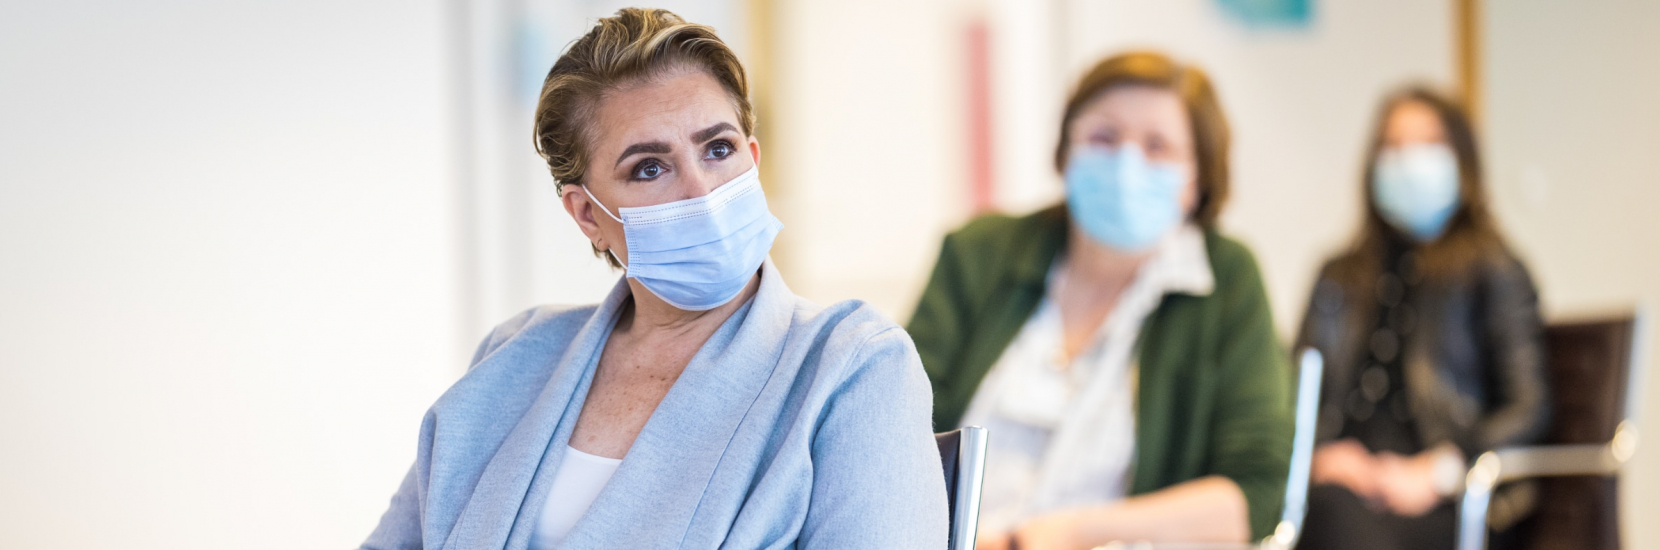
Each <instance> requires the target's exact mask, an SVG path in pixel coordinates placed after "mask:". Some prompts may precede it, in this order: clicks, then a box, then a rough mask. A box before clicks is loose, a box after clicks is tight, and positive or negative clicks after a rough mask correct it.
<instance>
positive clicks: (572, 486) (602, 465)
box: [530, 445, 622, 550]
mask: <svg viewBox="0 0 1660 550" xmlns="http://www.w3.org/2000/svg"><path fill="white" fill-rule="evenodd" d="M619 464H622V459H620V458H605V457H603V456H594V455H591V454H588V453H584V452H582V451H578V450H576V448H574V447H571V446H570V445H566V446H565V458H564V460H561V461H560V462H559V471H557V472H554V474H553V487H551V488H549V489H548V500H547V502H546V503H544V504H543V505H542V513H541V515H540V516H537V518H536V530H535V531H532V532H531V535H530V550H553V548H554V547H555V546H558V545H559V543H560V541H563V540H565V535H566V534H567V533H570V532H571V527H575V526H576V521H577V520H579V519H582V515H583V514H585V513H587V512H588V507H589V506H592V505H593V504H594V499H595V498H598V497H599V492H600V490H601V489H604V488H605V483H606V482H608V481H611V474H614V473H616V472H617V465H619Z"/></svg>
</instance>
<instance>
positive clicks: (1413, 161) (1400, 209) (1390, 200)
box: [1372, 143, 1458, 242]
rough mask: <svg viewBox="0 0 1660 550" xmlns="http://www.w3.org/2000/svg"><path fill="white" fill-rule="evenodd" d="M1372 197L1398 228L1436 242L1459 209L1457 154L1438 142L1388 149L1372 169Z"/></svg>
mask: <svg viewBox="0 0 1660 550" xmlns="http://www.w3.org/2000/svg"><path fill="white" fill-rule="evenodd" d="M1372 199H1373V201H1374V202H1375V203H1376V204H1377V206H1378V211H1379V213H1380V214H1382V215H1383V219H1384V220H1386V221H1388V222H1389V223H1390V224H1391V225H1394V226H1395V228H1396V229H1399V230H1401V232H1403V233H1406V234H1407V235H1409V236H1411V237H1412V238H1414V239H1417V240H1418V241H1420V242H1430V241H1434V240H1435V239H1437V238H1440V237H1441V233H1442V232H1444V231H1446V229H1447V220H1448V219H1451V218H1452V215H1453V212H1455V211H1457V210H1458V156H1457V155H1454V154H1453V150H1452V148H1451V147H1448V146H1446V145H1445V144H1439V143H1436V144H1421V145H1407V146H1402V147H1393V148H1389V149H1385V150H1384V151H1383V152H1382V153H1379V154H1378V161H1377V165H1376V166H1375V167H1374V168H1373V170H1372Z"/></svg>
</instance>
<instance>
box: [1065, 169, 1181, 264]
mask: <svg viewBox="0 0 1660 550" xmlns="http://www.w3.org/2000/svg"><path fill="white" fill-rule="evenodd" d="M1065 177H1066V204H1067V207H1068V208H1070V209H1071V211H1072V219H1073V221H1074V222H1075V223H1077V224H1078V226H1079V227H1081V228H1083V230H1084V234H1085V235H1088V236H1089V237H1090V238H1091V239H1094V240H1095V241H1097V242H1100V243H1101V244H1105V245H1107V246H1111V247H1113V248H1116V249H1119V250H1124V251H1140V250H1145V249H1147V248H1148V247H1151V246H1153V244H1155V243H1157V242H1158V241H1159V239H1160V238H1161V237H1163V236H1164V235H1165V234H1167V233H1169V232H1170V231H1171V230H1172V229H1174V228H1175V227H1176V226H1177V225H1178V224H1180V223H1181V221H1182V206H1181V190H1182V171H1181V169H1180V168H1178V167H1175V166H1171V165H1168V164H1162V163H1154V162H1149V161H1148V160H1147V157H1146V156H1144V155H1142V153H1141V149H1140V148H1137V147H1133V146H1126V147H1118V148H1116V149H1101V148H1095V147H1088V148H1079V149H1076V150H1074V151H1072V154H1071V156H1070V157H1069V158H1068V159H1067V163H1066V174H1065Z"/></svg>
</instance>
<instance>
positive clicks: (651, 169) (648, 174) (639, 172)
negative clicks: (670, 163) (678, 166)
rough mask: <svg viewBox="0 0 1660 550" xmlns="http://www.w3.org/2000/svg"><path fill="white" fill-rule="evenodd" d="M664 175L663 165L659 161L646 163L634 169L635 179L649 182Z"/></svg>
mask: <svg viewBox="0 0 1660 550" xmlns="http://www.w3.org/2000/svg"><path fill="white" fill-rule="evenodd" d="M661 175H663V165H662V164H658V163H657V161H651V160H648V161H645V162H642V163H640V164H639V165H638V166H635V167H634V179H637V180H649V179H655V178H656V177H657V176H661Z"/></svg>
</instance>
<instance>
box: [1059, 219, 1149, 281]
mask: <svg viewBox="0 0 1660 550" xmlns="http://www.w3.org/2000/svg"><path fill="white" fill-rule="evenodd" d="M1067 231H1068V232H1069V235H1068V238H1067V242H1066V271H1067V275H1068V277H1067V278H1068V279H1070V280H1073V281H1095V282H1104V283H1122V282H1127V281H1129V279H1130V278H1131V277H1133V276H1135V272H1136V270H1137V269H1140V268H1141V264H1143V263H1146V262H1147V259H1148V258H1151V257H1153V250H1154V249H1153V248H1148V249H1147V250H1142V251H1137V252H1125V251H1122V250H1117V249H1114V248H1111V247H1108V246H1106V245H1103V244H1100V243H1097V242H1095V241H1094V240H1092V239H1090V238H1089V236H1087V235H1084V233H1083V231H1082V230H1080V229H1078V227H1077V226H1072V227H1071V228H1069V229H1067ZM1108 286H1121V285H1119V284H1109V285H1108Z"/></svg>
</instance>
